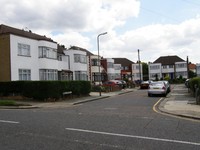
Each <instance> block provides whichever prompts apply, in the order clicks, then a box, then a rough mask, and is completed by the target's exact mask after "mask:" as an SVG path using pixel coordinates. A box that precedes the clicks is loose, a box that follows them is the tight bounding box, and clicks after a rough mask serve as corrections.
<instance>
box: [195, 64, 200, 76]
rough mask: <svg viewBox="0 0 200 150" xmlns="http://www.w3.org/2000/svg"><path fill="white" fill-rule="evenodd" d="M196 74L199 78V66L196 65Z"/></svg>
mask: <svg viewBox="0 0 200 150" xmlns="http://www.w3.org/2000/svg"><path fill="white" fill-rule="evenodd" d="M196 74H197V77H200V64H199V63H198V64H196Z"/></svg>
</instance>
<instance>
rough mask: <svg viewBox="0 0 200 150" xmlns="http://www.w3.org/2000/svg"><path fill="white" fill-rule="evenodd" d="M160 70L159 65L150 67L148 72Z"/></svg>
mask: <svg viewBox="0 0 200 150" xmlns="http://www.w3.org/2000/svg"><path fill="white" fill-rule="evenodd" d="M158 69H160V66H159V65H154V66H150V70H158Z"/></svg>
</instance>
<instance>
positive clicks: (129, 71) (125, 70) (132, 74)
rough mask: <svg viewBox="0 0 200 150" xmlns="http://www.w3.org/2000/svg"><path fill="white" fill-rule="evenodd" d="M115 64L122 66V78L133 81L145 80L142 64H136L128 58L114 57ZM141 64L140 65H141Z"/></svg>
mask: <svg viewBox="0 0 200 150" xmlns="http://www.w3.org/2000/svg"><path fill="white" fill-rule="evenodd" d="M113 59H114V64H120V66H121V73H120V74H121V79H129V80H131V81H137V80H140V76H141V80H143V76H142V64H141V65H139V64H136V63H134V62H132V61H130V60H129V59H127V58H113ZM139 66H140V67H139Z"/></svg>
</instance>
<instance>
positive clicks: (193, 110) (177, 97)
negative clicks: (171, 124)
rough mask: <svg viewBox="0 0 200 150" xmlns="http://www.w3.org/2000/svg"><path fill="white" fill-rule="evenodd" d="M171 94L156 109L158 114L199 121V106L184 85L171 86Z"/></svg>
mask: <svg viewBox="0 0 200 150" xmlns="http://www.w3.org/2000/svg"><path fill="white" fill-rule="evenodd" d="M171 87H172V89H171V92H170V93H169V94H168V95H167V96H166V97H165V98H163V99H162V100H161V102H160V103H159V104H158V106H157V109H158V110H159V111H160V112H163V113H167V114H171V115H176V116H180V117H186V118H191V119H197V120H200V105H196V99H195V97H193V96H192V95H191V93H190V92H189V90H188V88H186V87H185V85H184V84H174V85H171Z"/></svg>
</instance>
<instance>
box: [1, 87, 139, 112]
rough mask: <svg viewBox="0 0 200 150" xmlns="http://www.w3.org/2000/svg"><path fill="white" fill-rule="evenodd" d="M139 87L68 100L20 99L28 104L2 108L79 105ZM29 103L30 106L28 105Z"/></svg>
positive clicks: (95, 93)
mask: <svg viewBox="0 0 200 150" xmlns="http://www.w3.org/2000/svg"><path fill="white" fill-rule="evenodd" d="M137 89H138V88H134V89H128V88H127V89H123V90H121V91H116V92H108V93H104V92H102V93H101V96H100V93H99V92H91V93H90V96H86V97H80V98H72V99H68V100H61V101H56V102H36V101H20V102H19V103H22V104H25V105H26V104H27V106H0V109H32V108H66V107H70V106H73V105H78V104H81V103H86V102H89V101H95V100H99V99H104V98H107V97H110V96H116V95H121V94H125V93H129V92H133V91H135V90H137ZM28 105H29V106H28Z"/></svg>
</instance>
